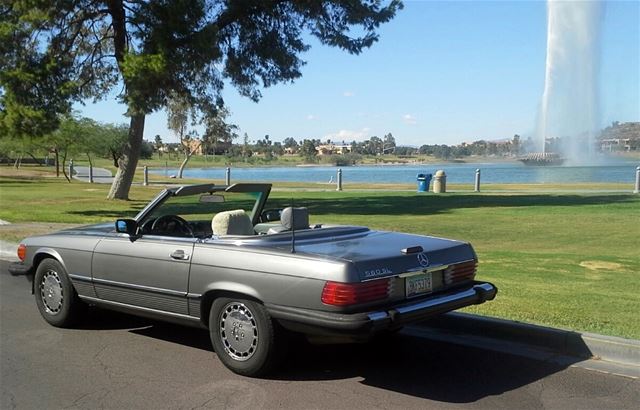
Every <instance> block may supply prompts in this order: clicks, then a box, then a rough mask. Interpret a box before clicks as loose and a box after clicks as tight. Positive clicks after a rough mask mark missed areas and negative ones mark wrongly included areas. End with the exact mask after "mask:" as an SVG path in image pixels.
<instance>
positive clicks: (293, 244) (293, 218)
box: [291, 197, 296, 253]
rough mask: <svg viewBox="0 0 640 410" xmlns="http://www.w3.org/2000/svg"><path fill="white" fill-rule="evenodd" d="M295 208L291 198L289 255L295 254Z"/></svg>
mask: <svg viewBox="0 0 640 410" xmlns="http://www.w3.org/2000/svg"><path fill="white" fill-rule="evenodd" d="M295 215H296V213H295V208H294V207H293V197H291V253H296V229H295V228H296V224H295Z"/></svg>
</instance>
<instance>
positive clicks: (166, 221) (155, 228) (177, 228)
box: [151, 215, 193, 236]
mask: <svg viewBox="0 0 640 410" xmlns="http://www.w3.org/2000/svg"><path fill="white" fill-rule="evenodd" d="M151 232H166V233H172V232H180V233H182V234H184V235H188V236H193V229H191V225H189V222H187V221H185V220H184V219H182V218H181V217H179V216H178V215H162V216H161V217H159V218H157V219H156V220H155V221H153V225H151Z"/></svg>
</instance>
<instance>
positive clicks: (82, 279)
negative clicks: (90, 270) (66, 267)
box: [69, 274, 93, 283]
mask: <svg viewBox="0 0 640 410" xmlns="http://www.w3.org/2000/svg"><path fill="white" fill-rule="evenodd" d="M69 278H70V279H71V280H77V281H78V282H89V283H91V282H92V281H93V279H91V277H89V276H82V275H75V274H69Z"/></svg>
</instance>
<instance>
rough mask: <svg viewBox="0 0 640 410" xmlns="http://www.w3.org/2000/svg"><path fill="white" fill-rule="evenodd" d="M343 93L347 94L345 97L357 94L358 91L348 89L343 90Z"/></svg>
mask: <svg viewBox="0 0 640 410" xmlns="http://www.w3.org/2000/svg"><path fill="white" fill-rule="evenodd" d="M342 95H343V96H345V97H353V96H354V95H356V93H354V92H353V91H349V90H347V91H345V92H343V93H342Z"/></svg>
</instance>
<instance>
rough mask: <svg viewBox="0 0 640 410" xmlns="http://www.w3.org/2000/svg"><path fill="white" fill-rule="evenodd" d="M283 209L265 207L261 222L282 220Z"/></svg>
mask: <svg viewBox="0 0 640 410" xmlns="http://www.w3.org/2000/svg"><path fill="white" fill-rule="evenodd" d="M280 215H282V209H265V210H264V211H262V213H261V214H260V222H275V221H279V220H280Z"/></svg>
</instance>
